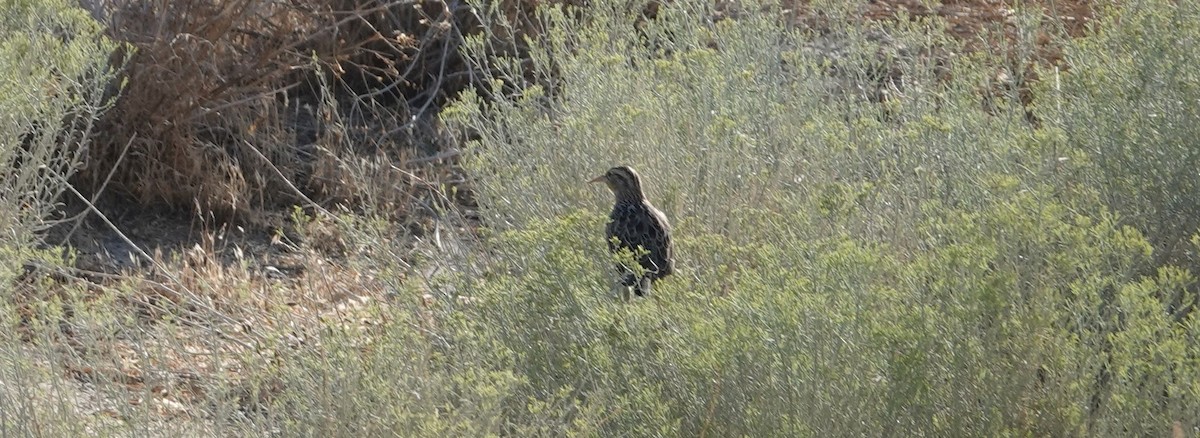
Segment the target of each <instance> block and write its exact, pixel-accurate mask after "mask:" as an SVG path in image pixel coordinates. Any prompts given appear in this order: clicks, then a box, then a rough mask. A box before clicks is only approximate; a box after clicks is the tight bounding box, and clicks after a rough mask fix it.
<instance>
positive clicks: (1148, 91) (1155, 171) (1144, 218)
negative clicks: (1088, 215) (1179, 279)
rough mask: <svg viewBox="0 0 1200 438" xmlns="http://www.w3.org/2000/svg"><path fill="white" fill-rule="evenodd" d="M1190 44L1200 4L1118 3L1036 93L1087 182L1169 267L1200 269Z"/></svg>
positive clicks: (1197, 49) (1199, 84) (1199, 178)
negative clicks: (1194, 247)
mask: <svg viewBox="0 0 1200 438" xmlns="http://www.w3.org/2000/svg"><path fill="white" fill-rule="evenodd" d="M1125 3H1127V4H1125ZM1198 40H1200V4H1197V3H1195V2H1182V3H1181V2H1172V1H1166V0H1145V1H1135V2H1123V7H1122V8H1121V9H1114V10H1112V11H1110V13H1109V14H1108V16H1107V17H1106V19H1104V20H1102V21H1100V23H1098V24H1097V26H1096V30H1095V32H1094V35H1092V36H1090V37H1088V38H1086V39H1084V40H1081V41H1080V42H1079V43H1078V44H1075V45H1072V46H1071V47H1069V50H1067V51H1066V57H1067V61H1068V62H1069V63H1070V65H1071V67H1072V69H1071V71H1069V72H1067V73H1065V74H1062V75H1061V80H1056V81H1052V82H1051V81H1048V82H1046V83H1045V84H1044V86H1043V87H1042V88H1043V90H1042V91H1041V93H1043V94H1045V95H1046V96H1047V99H1046V100H1045V101H1044V102H1043V103H1042V104H1041V105H1040V106H1041V109H1040V111H1039V113H1040V114H1043V115H1044V116H1045V118H1046V120H1047V121H1048V122H1050V124H1051V125H1052V126H1053V127H1054V128H1057V129H1061V130H1062V132H1063V133H1064V135H1065V137H1066V140H1067V142H1066V143H1067V144H1066V146H1068V147H1069V148H1070V149H1071V150H1074V151H1078V152H1082V153H1084V154H1086V158H1087V159H1088V160H1090V161H1091V164H1093V165H1092V166H1091V167H1090V170H1089V172H1088V173H1089V174H1088V177H1089V178H1088V182H1089V183H1090V184H1093V185H1095V186H1096V187H1097V188H1099V189H1101V193H1102V195H1103V196H1104V200H1105V201H1106V202H1107V203H1108V205H1110V206H1111V207H1112V208H1114V209H1115V210H1117V211H1119V212H1121V214H1122V215H1123V218H1124V220H1125V221H1126V222H1127V223H1130V224H1132V225H1134V226H1137V227H1138V228H1140V229H1142V230H1144V231H1145V233H1146V234H1147V237H1148V238H1149V239H1150V240H1151V241H1152V242H1154V243H1155V247H1156V248H1157V249H1158V250H1159V251H1160V253H1159V254H1157V257H1158V258H1159V259H1161V260H1164V261H1168V262H1177V259H1184V258H1186V259H1187V260H1188V263H1196V261H1198V260H1200V259H1197V258H1196V257H1195V256H1194V255H1191V254H1193V251H1191V248H1190V245H1189V244H1188V241H1189V240H1190V238H1191V236H1192V235H1193V234H1194V233H1196V231H1197V230H1198V229H1200V203H1197V202H1196V199H1197V197H1200V172H1197V171H1196V169H1198V168H1200V146H1198V145H1197V143H1196V139H1197V138H1200V123H1196V121H1197V120H1200V105H1197V102H1198V101H1200V69H1198V68H1197V66H1200V45H1197V41H1198ZM1044 73H1045V76H1048V77H1049V76H1051V75H1052V74H1053V73H1052V72H1044ZM1055 77H1056V78H1057V76H1055Z"/></svg>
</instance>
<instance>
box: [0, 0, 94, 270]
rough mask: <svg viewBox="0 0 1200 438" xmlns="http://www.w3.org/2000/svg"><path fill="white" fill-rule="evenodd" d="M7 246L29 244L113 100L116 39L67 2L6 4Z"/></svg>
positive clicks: (3, 182)
mask: <svg viewBox="0 0 1200 438" xmlns="http://www.w3.org/2000/svg"><path fill="white" fill-rule="evenodd" d="M0 7H2V8H3V10H2V11H0V12H3V13H2V14H0V69H3V71H4V72H5V74H4V75H3V76H2V77H0V114H4V117H3V118H2V119H0V223H2V224H4V232H3V234H2V235H0V236H2V237H0V247H8V246H13V247H20V246H24V245H27V244H29V243H30V241H31V240H32V239H33V238H34V233H35V232H37V231H41V230H43V229H44V228H45V226H46V222H45V220H46V219H47V218H48V217H49V216H50V214H51V213H52V212H53V211H54V210H55V209H56V207H57V205H56V202H58V201H59V200H60V199H59V196H60V195H61V194H62V193H63V192H64V191H65V190H66V189H67V184H66V180H67V178H69V177H70V176H71V175H72V173H73V172H74V171H75V170H77V169H78V167H79V166H80V165H81V164H82V162H83V160H85V159H86V157H87V156H86V153H87V151H88V146H89V144H90V141H91V138H89V136H90V135H92V133H93V128H94V126H95V123H96V120H97V118H98V117H99V116H100V115H101V113H102V112H103V111H104V110H105V109H106V108H107V106H108V104H109V103H110V100H109V99H110V98H111V97H113V96H112V94H113V91H114V90H115V89H116V88H115V87H114V85H115V84H112V83H110V82H111V80H112V79H113V71H112V70H111V68H110V66H109V62H108V56H109V55H110V54H111V53H112V52H113V51H114V50H115V49H116V47H117V46H116V44H114V43H113V42H111V41H109V40H107V39H105V38H104V37H103V35H102V28H101V27H100V26H99V25H98V24H97V23H96V22H95V21H94V20H92V19H91V17H89V16H88V15H87V13H86V12H84V11H82V10H80V9H78V8H76V7H72V6H71V5H70V4H69V2H64V1H6V2H4V3H2V4H0Z"/></svg>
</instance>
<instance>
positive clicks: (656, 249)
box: [606, 201, 675, 280]
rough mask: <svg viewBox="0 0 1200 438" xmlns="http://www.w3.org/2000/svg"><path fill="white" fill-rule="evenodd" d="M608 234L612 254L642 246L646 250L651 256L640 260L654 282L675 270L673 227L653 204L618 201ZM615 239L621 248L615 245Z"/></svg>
mask: <svg viewBox="0 0 1200 438" xmlns="http://www.w3.org/2000/svg"><path fill="white" fill-rule="evenodd" d="M606 231H607V235H608V239H609V242H608V248H609V250H611V251H614V252H615V251H617V250H619V249H621V248H623V247H627V248H629V249H630V250H631V251H632V250H635V249H636V248H638V247H639V246H640V247H642V248H645V249H646V251H647V252H648V254H646V255H644V256H642V257H640V258H639V259H638V263H639V264H640V265H642V267H643V268H645V269H646V271H647V272H648V273H647V274H646V276H647V277H648V278H650V279H651V280H654V279H658V278H662V277H666V276H668V275H671V272H673V271H674V268H675V266H674V260H673V254H672V252H673V250H672V247H671V224H670V222H668V221H667V217H666V215H664V214H663V213H662V212H661V211H659V210H658V209H657V208H654V206H653V205H650V203H649V202H646V201H642V202H636V203H635V202H618V203H617V204H616V205H614V206H613V211H612V214H611V215H610V216H609V223H608V227H607V228H606ZM613 237H616V238H617V240H618V241H620V245H617V244H614V243H613V242H612V238H613Z"/></svg>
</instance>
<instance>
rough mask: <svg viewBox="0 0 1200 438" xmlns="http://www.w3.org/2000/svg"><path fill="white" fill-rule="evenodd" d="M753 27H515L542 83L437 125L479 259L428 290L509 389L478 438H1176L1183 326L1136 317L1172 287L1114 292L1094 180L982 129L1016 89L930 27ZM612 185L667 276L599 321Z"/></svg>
mask: <svg viewBox="0 0 1200 438" xmlns="http://www.w3.org/2000/svg"><path fill="white" fill-rule="evenodd" d="M614 11H615V12H614ZM766 11H767V12H763V13H756V14H747V15H745V16H741V17H739V18H738V19H736V20H726V21H718V22H710V21H707V20H705V19H704V17H707V16H710V15H708V14H706V12H707V10H706V9H705V7H703V6H700V5H699V4H697V3H690V2H678V3H674V4H671V5H669V6H663V8H662V9H661V10H660V14H659V15H658V18H657V19H656V20H654V21H650V22H647V23H645V25H644V26H643V27H640V28H636V29H635V28H634V27H633V23H636V22H638V20H636V19H635V17H633V16H632V15H625V14H624V13H623V12H620V11H619V9H611V10H610V9H605V8H596V9H591V10H588V11H570V12H566V13H564V12H562V10H560V9H545V10H543V11H542V12H543V15H542V17H543V18H544V19H545V20H546V21H547V22H548V23H552V24H551V25H550V26H549V29H550V31H549V32H548V33H547V35H546V37H545V39H544V40H542V41H540V43H541V45H539V46H538V47H540V51H538V50H535V51H534V53H535V56H534V60H535V61H536V62H539V63H540V64H538V65H539V66H540V67H541V68H543V69H544V71H547V72H549V71H553V73H554V74H555V75H557V76H554V77H558V78H561V80H559V81H558V82H556V83H554V84H553V86H552V87H549V88H547V87H545V86H543V84H542V83H540V82H524V81H523V80H522V79H520V78H522V76H521V75H518V74H516V71H515V70H514V71H510V72H500V73H498V74H497V75H496V76H495V77H494V79H493V82H492V83H493V84H494V88H493V89H492V90H491V94H490V96H497V95H504V93H508V96H510V98H508V99H491V100H485V99H483V98H481V97H477V96H476V95H474V94H471V93H467V94H466V96H465V97H464V99H463V101H462V102H461V103H460V104H459V105H457V106H455V107H453V108H451V110H450V112H449V113H448V114H447V115H448V117H450V118H451V119H453V120H455V121H456V122H457V123H459V124H460V125H461V126H464V127H465V128H466V129H468V130H469V131H471V132H474V133H476V134H477V135H478V138H479V140H478V141H477V142H475V143H473V145H472V146H473V147H472V149H471V152H472V155H471V156H470V158H471V160H470V162H469V166H470V167H471V168H472V169H473V170H474V171H475V174H476V175H477V176H478V178H479V183H480V184H479V192H480V194H481V203H482V204H483V205H484V206H485V211H486V213H487V214H486V220H487V223H488V224H489V226H490V227H491V228H492V229H494V230H496V231H497V232H498V233H497V234H495V235H494V236H493V237H492V238H490V239H488V240H487V244H488V247H487V248H488V251H490V254H491V256H490V257H488V258H487V259H486V260H485V261H484V262H482V263H483V264H484V265H485V266H486V268H484V271H483V273H481V274H478V273H475V272H476V271H474V270H468V269H466V267H467V266H468V265H462V266H464V269H463V271H464V272H472V274H471V275H470V278H463V279H460V281H461V282H462V283H461V284H460V285H459V286H457V288H456V289H455V290H459V291H467V292H462V293H469V294H472V295H473V296H475V297H477V298H478V299H479V300H481V303H482V304H480V305H478V306H476V307H473V308H470V309H466V310H464V312H467V313H468V314H470V315H471V317H470V318H468V319H470V320H472V321H476V325H473V326H472V330H471V333H473V336H480V334H483V335H490V336H492V337H493V339H495V342H494V343H493V344H491V345H493V347H494V348H500V352H502V356H503V357H512V358H515V359H516V360H515V361H513V362H511V363H507V362H506V363H496V364H493V367H495V368H493V369H497V370H509V371H511V372H512V373H514V374H515V375H516V376H518V377H519V378H521V379H522V380H523V381H524V384H523V385H519V386H516V387H513V388H512V389H513V390H514V395H513V396H511V397H509V399H508V400H510V401H511V403H512V404H511V406H510V407H509V409H508V410H506V411H505V412H504V415H505V418H506V420H505V421H504V423H505V424H512V425H514V426H513V427H514V428H515V427H519V426H516V425H529V424H537V421H535V420H534V418H535V415H534V414H535V413H542V412H544V410H545V409H554V410H557V412H558V415H559V416H561V417H562V418H564V419H565V420H564V422H565V424H571V425H572V427H574V428H578V429H577V431H582V430H590V431H595V430H600V431H601V432H600V433H601V434H605V435H609V434H620V433H629V432H630V431H635V430H636V431H638V432H635V434H646V433H651V434H654V433H657V434H664V435H672V434H680V435H706V434H712V435H714V436H738V435H748V436H768V435H778V434H785V435H828V434H854V433H860V434H879V433H880V432H881V431H883V432H885V433H889V434H891V433H899V434H935V435H998V434H1036V435H1063V434H1071V435H1075V434H1079V435H1090V434H1102V435H1122V434H1128V433H1131V432H1132V431H1151V430H1152V431H1157V432H1160V433H1164V434H1165V433H1167V432H1168V431H1169V430H1170V428H1171V427H1172V424H1173V423H1174V422H1180V423H1179V425H1180V427H1186V428H1187V429H1188V430H1193V428H1195V427H1197V424H1195V423H1194V421H1195V420H1193V419H1191V418H1190V416H1188V415H1187V414H1186V413H1185V412H1186V410H1187V409H1195V408H1196V407H1197V406H1200V397H1197V396H1196V395H1197V394H1195V393H1194V388H1192V387H1191V386H1190V383H1184V382H1190V379H1188V378H1187V377H1185V376H1187V375H1189V374H1187V373H1195V372H1196V371H1200V370H1198V369H1197V368H1196V362H1195V361H1194V359H1193V358H1194V357H1195V356H1196V353H1197V348H1196V347H1195V343H1194V342H1192V341H1191V340H1192V339H1194V336H1195V329H1194V326H1195V323H1194V322H1193V319H1192V318H1190V317H1189V318H1187V319H1185V320H1184V321H1181V322H1179V323H1175V322H1171V321H1169V319H1164V313H1163V308H1164V306H1163V301H1162V300H1163V297H1167V296H1171V295H1172V294H1177V293H1178V292H1179V291H1180V288H1182V287H1185V286H1186V285H1188V284H1190V282H1191V280H1190V274H1188V273H1187V272H1186V271H1180V270H1178V269H1166V270H1164V271H1162V272H1161V273H1159V274H1158V275H1157V276H1150V277H1146V276H1143V273H1145V272H1152V271H1153V266H1154V263H1153V260H1152V258H1151V256H1152V255H1153V251H1152V250H1151V246H1150V245H1149V244H1148V243H1147V240H1146V239H1145V238H1144V237H1143V235H1142V234H1141V232H1140V230H1141V229H1142V228H1141V227H1129V226H1126V225H1125V224H1126V223H1127V222H1125V221H1124V220H1123V217H1124V216H1122V215H1119V214H1114V213H1112V212H1111V210H1110V208H1109V207H1108V206H1107V205H1106V201H1109V200H1110V199H1109V198H1108V197H1107V194H1108V193H1110V192H1109V191H1107V190H1106V189H1105V187H1104V186H1102V185H1095V184H1093V183H1092V181H1093V180H1090V179H1088V175H1093V174H1094V173H1092V172H1093V169H1095V168H1094V167H1092V165H1093V164H1094V161H1092V160H1089V159H1087V157H1086V155H1085V154H1082V153H1078V152H1074V151H1073V150H1071V149H1069V148H1063V147H1061V144H1062V142H1064V141H1066V142H1071V141H1076V139H1075V138H1074V137H1072V135H1073V134H1072V132H1071V131H1067V130H1062V129H1057V128H1048V129H1044V130H1043V129H1037V128H1034V127H1031V126H1029V125H1028V124H1027V122H1025V119H1024V117H1023V110H1022V109H1021V108H1020V105H1019V102H1020V99H1019V98H1018V97H1019V96H1016V95H1013V96H1003V95H1002V96H1000V98H999V99H998V100H995V101H992V102H991V103H992V104H993V105H992V107H990V108H989V107H985V106H984V105H982V102H981V96H980V94H979V92H980V85H981V84H988V83H990V82H989V81H990V80H991V79H992V77H993V76H992V75H993V74H994V72H995V71H996V70H997V69H1004V68H1006V67H1004V66H1006V65H1024V63H1022V62H1017V63H1013V62H1011V60H996V59H991V58H989V57H987V56H986V55H971V56H967V55H955V54H956V53H959V50H957V49H956V47H955V46H954V45H953V44H952V43H951V42H950V41H948V40H946V39H945V38H942V37H941V36H939V34H938V33H937V32H936V31H934V30H931V29H937V28H939V26H937V23H936V22H929V21H926V20H913V21H912V22H902V23H900V24H889V23H869V24H866V25H862V26H861V27H859V26H856V25H853V24H836V23H855V21H853V20H844V21H843V20H838V19H837V17H833V19H831V20H830V22H831V23H835V24H836V26H835V28H834V29H833V30H832V31H830V32H827V33H824V34H819V35H818V34H810V33H806V32H804V31H802V30H797V29H792V28H789V27H788V26H786V25H784V24H783V23H780V21H779V20H778V19H777V18H775V16H773V15H771V13H770V8H767V9H766ZM580 13H581V14H582V15H583V16H584V18H583V19H582V20H578V21H577V20H574V19H571V18H568V17H571V16H573V14H580ZM830 41H832V44H833V45H834V46H836V47H837V48H838V50H834V51H831V50H829V49H828V48H827V47H829V45H830V44H831V43H830ZM475 44H476V45H475V46H469V47H471V48H472V49H473V50H475V52H473V53H476V54H484V53H487V50H486V44H485V40H476V41H475ZM1083 44H1084V45H1086V44H1090V43H1088V42H1086V41H1085V42H1084V43H1083ZM1018 52H1022V51H1018ZM1023 52H1024V53H1031V52H1032V50H1026V51H1023ZM514 65H515V64H514ZM947 66H948V67H947ZM943 68H947V69H948V71H945V70H941V69H943ZM1079 68H1081V69H1084V68H1086V66H1080V67H1079ZM880 71H889V72H893V73H892V74H888V75H882V76H881V75H879V74H877V73H876V72H880ZM1017 73H1018V72H1010V75H1011V76H1017ZM1081 74H1086V73H1081ZM547 76H552V75H549V74H547ZM855 90H883V91H885V93H884V95H885V97H884V98H880V97H879V93H876V92H858V91H855ZM1096 92H1102V91H1100V90H1097V91H1096ZM1063 99H1066V98H1065V97H1064V98H1063ZM1063 106H1064V107H1069V106H1075V104H1074V103H1073V102H1069V101H1068V102H1064V103H1063ZM614 164H631V165H633V166H634V167H636V168H638V169H640V170H642V173H643V175H644V177H645V178H646V179H647V183H646V184H647V186H648V191H649V193H650V197H651V198H652V199H653V200H654V202H655V203H656V204H657V205H659V206H660V208H662V209H663V210H664V211H666V212H667V214H668V216H670V217H671V218H672V219H673V220H674V221H675V223H676V233H677V234H678V235H677V239H678V242H679V249H678V253H679V258H680V259H681V260H680V263H679V265H680V266H681V268H680V269H679V274H678V275H676V276H675V277H672V279H671V280H669V281H664V282H662V283H661V286H660V287H658V288H657V292H658V294H657V296H656V297H655V298H653V299H651V300H646V301H642V302H637V303H635V304H633V305H628V306H627V305H623V304H620V303H618V302H616V301H615V300H612V299H610V298H609V297H607V296H606V295H605V291H606V290H607V281H608V279H606V278H605V275H606V273H607V270H606V266H607V265H606V263H608V259H607V257H606V256H604V255H603V254H602V248H603V243H602V241H601V240H600V239H601V238H600V234H601V233H600V232H599V230H601V229H602V225H603V219H602V218H603V215H604V213H606V212H607V205H608V203H609V202H610V195H608V194H607V193H605V192H604V191H603V190H597V189H595V188H592V187H588V186H586V185H584V184H582V181H586V180H587V179H588V178H590V177H591V176H594V175H596V174H599V173H600V172H603V171H604V170H605V169H606V168H607V167H609V166H611V165H614ZM1134 192H1136V190H1135V191H1134ZM580 208H583V209H584V210H583V211H585V212H586V213H581V212H580ZM1114 208H1116V210H1117V211H1121V206H1120V205H1116V206H1115V207H1114ZM472 263H473V264H472V265H470V266H477V265H478V264H479V263H481V262H480V261H478V260H476V261H472ZM1134 339H1136V341H1134ZM1139 343H1140V344H1139ZM1138 345H1140V347H1138ZM564 397H565V398H564ZM593 412H605V413H606V416H604V417H602V420H598V419H596V418H594V417H593V416H592V415H593V414H592V413H593ZM558 432H561V431H558Z"/></svg>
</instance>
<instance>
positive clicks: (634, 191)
mask: <svg viewBox="0 0 1200 438" xmlns="http://www.w3.org/2000/svg"><path fill="white" fill-rule="evenodd" d="M588 182H589V183H598V182H604V184H605V185H607V186H608V189H609V190H612V192H613V194H614V195H616V197H617V200H618V201H622V200H634V201H640V200H643V199H645V195H643V194H642V179H641V177H639V176H638V174H637V172H636V171H634V170H633V168H631V167H629V166H617V167H614V168H612V169H608V172H605V173H604V175H600V176H598V177H596V178H593V179H592V180H591V181H588Z"/></svg>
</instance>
